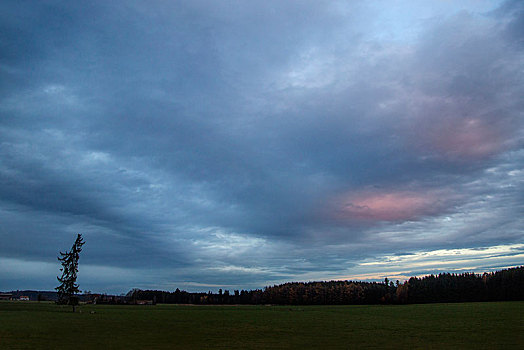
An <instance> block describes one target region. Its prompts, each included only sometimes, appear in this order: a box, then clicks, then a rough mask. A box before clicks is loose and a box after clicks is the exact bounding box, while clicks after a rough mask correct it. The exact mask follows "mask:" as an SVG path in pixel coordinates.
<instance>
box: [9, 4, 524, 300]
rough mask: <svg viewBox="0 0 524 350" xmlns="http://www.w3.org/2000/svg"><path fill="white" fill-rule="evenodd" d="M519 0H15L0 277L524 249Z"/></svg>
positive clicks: (266, 274)
mask: <svg viewBox="0 0 524 350" xmlns="http://www.w3.org/2000/svg"><path fill="white" fill-rule="evenodd" d="M523 38H524V2H522V1H508V2H504V1H491V0H478V1H477V0H475V1H460V2H458V1H451V0H449V1H415V0H414V1H381V2H378V1H377V2H375V1H280V0H278V1H193V0H192V1H143V2H140V1H86V2H81V1H20V0H13V1H9V0H4V1H1V2H0V290H4V291H5V290H12V289H26V288H31V289H41V290H42V289H45V290H52V289H53V288H54V287H55V286H56V285H57V281H56V276H57V275H59V274H60V271H59V268H60V264H59V262H58V261H57V255H58V252H59V251H64V250H68V249H70V247H71V245H72V244H73V242H74V240H75V237H76V234H77V233H82V234H83V235H84V238H85V241H86V244H85V245H84V249H83V251H82V253H81V256H80V271H79V280H78V282H79V284H80V289H82V290H92V291H97V292H108V293H125V292H127V291H128V290H129V289H131V288H133V287H138V288H155V289H164V290H173V289H175V288H177V287H178V288H180V289H185V290H190V291H207V290H217V289H218V288H223V289H230V290H233V289H251V288H261V287H264V286H266V285H272V284H275V283H282V282H286V281H310V280H331V279H354V280H382V279H384V277H386V276H387V277H388V278H389V279H392V280H395V279H400V280H403V279H405V278H406V276H412V275H419V276H420V275H424V274H428V273H438V272H442V271H449V272H463V271H475V272H482V271H488V270H496V269H501V268H505V267H510V266H517V265H523V264H524V216H523V213H524V169H523V168H524V112H523V111H524V99H523V96H524V40H523Z"/></svg>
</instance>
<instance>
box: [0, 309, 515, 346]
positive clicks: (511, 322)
mask: <svg viewBox="0 0 524 350" xmlns="http://www.w3.org/2000/svg"><path fill="white" fill-rule="evenodd" d="M79 309H80V310H81V311H82V312H81V313H78V312H77V313H75V314H73V313H72V312H71V308H70V307H66V306H58V305H55V304H53V303H47V302H42V303H38V302H0V349H73V348H76V349H92V348H99V349H296V348H316V349H354V348H364V349H365V348H419V349H431V348H437V349H438V348H448V349H464V348H475V349H502V348H503V349H523V348H524V302H497V303H463V304H425V305H402V306H379V305H364V306H292V307H289V306H181V305H156V306H101V305H96V306H91V305H89V306H88V305H84V306H81V307H80V308H79ZM92 311H93V312H94V313H92Z"/></svg>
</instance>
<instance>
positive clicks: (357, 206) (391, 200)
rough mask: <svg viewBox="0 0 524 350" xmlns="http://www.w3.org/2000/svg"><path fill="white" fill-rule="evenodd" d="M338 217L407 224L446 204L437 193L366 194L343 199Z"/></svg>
mask: <svg viewBox="0 0 524 350" xmlns="http://www.w3.org/2000/svg"><path fill="white" fill-rule="evenodd" d="M336 202H337V210H336V217H337V218H339V219H342V220H358V221H406V220H413V219H416V218H417V217H420V216H423V215H429V214H432V213H435V212H437V211H438V210H439V209H440V208H441V207H442V205H443V202H442V199H441V197H440V196H437V194H436V193H434V192H412V191H364V192H359V193H351V194H347V195H345V196H342V197H341V198H339V199H338V200H337V201H336Z"/></svg>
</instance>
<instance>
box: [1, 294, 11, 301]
mask: <svg viewBox="0 0 524 350" xmlns="http://www.w3.org/2000/svg"><path fill="white" fill-rule="evenodd" d="M12 297H13V294H11V293H0V300H11V298H12Z"/></svg>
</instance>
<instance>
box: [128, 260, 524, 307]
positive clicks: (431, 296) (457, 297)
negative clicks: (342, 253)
mask: <svg viewBox="0 0 524 350" xmlns="http://www.w3.org/2000/svg"><path fill="white" fill-rule="evenodd" d="M127 299H128V300H131V301H133V300H134V301H137V300H151V301H153V302H155V303H167V304H203V305H206V304H250V305H253V304H254V305H256V304H276V305H358V304H411V303H447V302H471V301H506V300H524V266H521V267H515V268H510V269H505V270H501V271H497V272H489V273H488V272H486V273H484V274H475V273H462V274H453V273H441V274H438V275H429V276H425V277H421V278H417V277H411V278H410V279H409V280H408V281H406V282H404V283H400V282H399V281H396V283H393V282H392V281H389V280H388V279H387V278H386V279H385V280H384V281H383V282H355V281H325V282H289V283H284V284H280V285H274V286H270V287H266V288H264V289H256V290H249V291H248V290H234V291H232V292H230V291H229V290H224V291H222V289H220V290H219V291H218V293H212V292H207V293H202V292H200V293H193V292H186V291H181V290H179V289H178V288H177V289H176V290H175V291H174V292H167V291H160V290H140V289H133V290H131V291H129V293H128V294H127Z"/></svg>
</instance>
